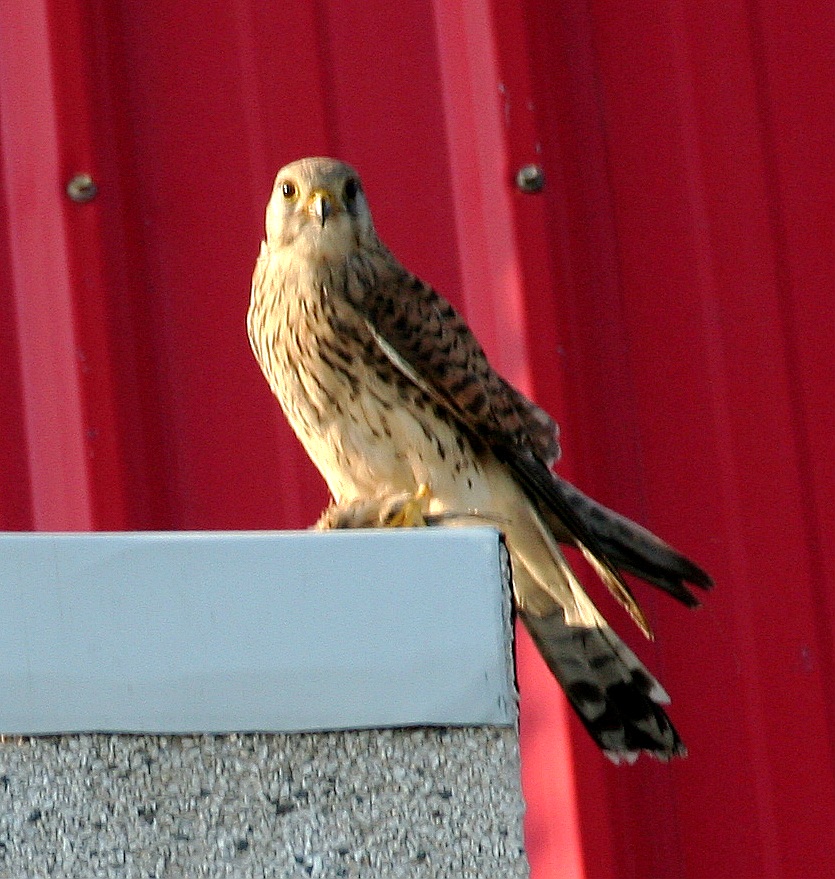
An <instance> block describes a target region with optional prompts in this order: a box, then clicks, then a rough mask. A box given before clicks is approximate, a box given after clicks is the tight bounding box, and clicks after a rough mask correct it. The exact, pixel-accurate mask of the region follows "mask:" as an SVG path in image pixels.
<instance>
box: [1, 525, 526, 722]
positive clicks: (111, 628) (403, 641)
mask: <svg viewBox="0 0 835 879" xmlns="http://www.w3.org/2000/svg"><path fill="white" fill-rule="evenodd" d="M502 552H503V549H502V546H501V542H500V539H499V537H498V535H497V534H496V533H495V532H494V531H492V530H491V529H485V528H461V529H399V530H392V531H341V532H331V533H313V532H164V533H156V532H151V533H129V534H113V533H108V534H102V533H98V534H0V608H2V637H0V732H3V733H8V734H43V733H59V732H65V733H66V732H91V731H108V732H149V733H154V732H168V733H185V732H228V731H265V732H297V731H314V730H335V729H359V728H367V727H398V726H412V725H453V726H454V725H483V724H499V725H508V724H513V723H514V722H515V718H516V706H515V690H514V688H513V682H512V676H511V673H510V670H509V663H508V655H509V654H508V651H509V645H508V638H507V633H508V631H509V630H508V627H507V598H506V595H505V594H504V592H505V591H506V590H504V586H503V583H502V579H503V575H502V556H501V554H502Z"/></svg>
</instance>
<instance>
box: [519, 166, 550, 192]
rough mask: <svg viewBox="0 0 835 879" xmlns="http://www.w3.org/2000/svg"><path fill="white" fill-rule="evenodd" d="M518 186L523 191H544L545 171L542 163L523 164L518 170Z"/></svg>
mask: <svg viewBox="0 0 835 879" xmlns="http://www.w3.org/2000/svg"><path fill="white" fill-rule="evenodd" d="M516 186H517V188H518V189H519V190H520V191H521V192H542V190H543V189H544V187H545V172H544V171H543V170H542V166H541V165H522V167H521V168H520V169H519V170H518V171H517V172H516Z"/></svg>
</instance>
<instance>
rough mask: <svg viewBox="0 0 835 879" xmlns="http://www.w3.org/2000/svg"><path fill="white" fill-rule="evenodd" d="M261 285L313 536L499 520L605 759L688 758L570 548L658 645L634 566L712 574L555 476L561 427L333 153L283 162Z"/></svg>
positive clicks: (526, 615)
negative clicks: (499, 364) (401, 250)
mask: <svg viewBox="0 0 835 879" xmlns="http://www.w3.org/2000/svg"><path fill="white" fill-rule="evenodd" d="M265 227H266V235H265V239H264V240H263V241H262V243H261V248H260V252H259V255H258V258H257V262H256V265H255V269H254V272H253V277H252V287H251V296H250V302H249V309H248V313H247V330H248V336H249V341H250V344H251V347H252V350H253V353H254V355H255V358H256V360H257V361H258V364H259V365H260V367H261V370H262V372H263V374H264V376H265V378H266V379H267V382H268V383H269V386H270V388H271V390H272V392H273V394H274V395H275V396H276V397H277V398H278V401H279V403H280V405H281V408H282V409H283V411H284V414H285V416H286V418H287V420H288V422H289V424H290V426H291V427H292V429H293V431H294V432H295V434H296V436H297V437H298V439H299V440H300V441H301V444H302V445H303V447H304V448H305V450H306V452H307V454H308V455H309V457H310V458H311V460H312V461H313V463H314V464H315V466H316V467H317V468H318V470H319V472H320V473H321V475H322V477H323V478H324V480H325V482H326V483H327V486H328V489H329V491H330V494H331V498H332V500H331V503H330V506H329V507H328V508H327V509H326V510H325V511H324V512H323V513H322V515H321V517H320V519H319V521H318V522H317V523H316V526H315V527H317V528H319V529H330V528H357V527H360V528H361V527H413V526H414V527H418V526H424V525H425V526H430V525H435V526H443V525H459V524H461V523H462V522H463V523H468V522H486V523H492V524H494V525H495V527H497V528H498V529H499V530H500V531H501V532H502V533H503V536H504V541H505V544H506V546H507V549H508V552H509V555H510V559H511V567H512V591H513V598H514V609H515V613H516V614H517V615H518V617H519V618H520V619H521V620H522V622H523V624H524V625H525V627H526V628H527V630H528V631H529V633H530V635H531V636H532V639H533V642H534V643H535V645H536V647H537V648H538V650H539V652H540V654H541V655H542V657H543V659H544V660H545V663H546V665H547V666H548V668H549V669H550V671H551V672H552V673H553V675H554V677H555V678H556V680H557V681H558V682H559V684H560V685H561V686H562V689H563V691H564V692H565V695H566V696H567V698H568V701H569V703H570V705H571V706H572V707H573V709H574V710H575V712H576V714H577V716H578V717H579V719H580V721H581V722H582V723H583V725H584V726H585V728H586V729H587V730H588V732H589V734H590V735H591V737H592V738H593V739H594V741H595V742H596V743H597V744H598V745H599V747H600V749H601V750H602V751H603V753H604V754H605V755H606V756H607V757H609V758H610V759H611V760H613V761H614V762H616V763H618V762H622V761H626V762H629V763H631V762H634V761H635V760H636V759H637V757H638V755H639V754H641V753H647V754H650V755H652V756H654V757H657V758H659V759H660V760H664V761H667V760H669V759H670V758H672V757H677V756H684V755H685V754H686V753H687V751H686V748H685V746H684V744H683V742H682V739H681V737H680V735H679V733H678V732H677V730H676V729H675V727H674V726H673V724H672V722H671V720H670V718H669V716H668V714H667V713H666V710H665V706H666V705H667V704H668V703H669V701H670V699H669V696H668V695H667V693H666V691H665V690H664V688H663V687H662V686H661V684H660V683H659V682H658V681H657V680H656V678H655V677H654V676H653V675H652V674H651V673H650V672H649V671H648V670H647V668H646V667H645V666H644V664H643V663H642V662H641V661H640V660H639V659H638V657H637V656H636V654H635V653H634V652H633V651H632V650H631V649H630V648H629V647H628V646H627V645H626V644H625V643H624V642H623V640H621V638H620V637H619V636H618V635H617V634H616V633H615V632H614V630H613V629H612V627H611V626H610V625H609V623H608V622H607V621H606V619H605V618H604V617H603V615H602V614H601V613H600V611H599V610H598V608H597V607H596V605H595V604H594V602H593V600H592V599H591V598H590V597H589V595H588V594H587V592H586V590H585V589H584V587H583V585H582V584H581V582H580V579H579V578H578V576H577V574H576V573H575V572H574V570H573V569H572V566H571V565H570V564H569V562H568V560H567V558H566V555H565V554H564V553H563V551H562V549H561V546H563V545H565V546H569V547H576V548H577V549H579V551H580V552H581V553H582V555H583V556H584V557H585V559H586V560H587V561H588V563H589V565H590V566H591V568H592V569H593V570H594V572H596V574H597V575H598V576H599V578H600V579H601V580H602V582H603V583H604V584H605V586H606V587H608V589H609V590H610V591H611V593H612V594H613V595H614V596H615V598H616V599H617V600H618V601H619V602H620V603H621V604H622V605H623V607H624V608H625V609H626V611H627V612H628V614H629V615H630V616H631V617H632V619H633V620H634V621H635V623H636V624H637V625H638V627H639V628H640V629H641V630H642V631H643V632H644V634H646V635H647V636H648V637H652V632H651V629H650V626H649V623H648V621H647V619H646V616H645V615H644V613H643V612H642V611H641V608H640V607H639V605H638V603H637V601H636V599H635V597H634V596H633V593H632V590H631V588H630V586H629V584H628V583H627V580H626V579H625V577H624V574H626V573H628V574H632V575H635V576H637V577H638V578H641V579H643V580H644V581H646V582H647V583H649V584H651V585H653V586H656V587H659V588H660V589H662V590H665V591H666V592H667V593H669V594H670V595H671V596H673V597H674V598H676V599H678V600H679V601H680V602H682V603H683V604H684V605H686V606H688V607H695V606H697V605H698V604H699V601H698V600H697V598H696V596H695V595H694V593H693V592H692V591H691V589H690V588H688V585H687V584H689V585H692V586H695V587H698V588H700V589H709V588H711V587H712V585H713V581H712V579H711V578H710V576H709V575H708V574H707V573H706V572H705V571H704V570H702V569H701V568H700V567H699V566H698V565H696V564H695V563H694V562H692V561H690V560H689V559H688V558H687V557H685V556H684V555H682V554H681V553H679V552H678V551H677V550H675V549H673V548H672V547H671V546H670V545H668V544H667V543H665V542H664V541H662V540H661V539H660V538H658V537H656V536H655V535H654V534H652V533H651V532H650V531H648V530H647V529H645V528H643V527H642V526H640V525H638V524H636V523H634V522H632V521H630V520H629V519H628V518H626V517H624V516H621V515H620V514H618V513H616V512H614V511H612V510H610V509H608V508H607V507H605V506H603V505H602V504H600V503H598V502H597V501H595V500H593V499H592V498H590V497H588V496H587V495H585V494H583V493H582V492H581V491H580V490H579V489H578V488H576V487H575V486H574V485H572V484H571V483H569V482H568V481H566V480H565V479H563V478H561V477H560V476H559V475H557V473H556V472H555V470H554V469H553V468H554V465H555V464H556V462H557V460H558V458H559V456H560V445H559V435H558V427H557V424H556V423H555V421H554V420H553V419H552V418H551V416H550V415H549V414H547V413H546V412H545V411H544V410H543V409H541V408H540V407H539V406H537V405H536V404H535V403H534V402H533V401H531V400H530V399H528V398H527V397H526V396H525V395H523V394H522V393H521V392H520V391H518V390H517V389H516V388H515V387H513V386H512V385H511V384H510V383H509V382H508V381H506V380H505V379H504V378H503V377H502V376H501V375H500V374H499V373H498V372H497V371H496V370H495V369H494V368H493V367H492V366H491V364H490V362H489V361H488V358H487V356H486V355H485V353H484V351H483V349H482V347H481V345H480V344H479V342H478V341H477V339H476V337H475V335H474V334H473V332H472V331H471V330H470V328H469V327H468V326H467V324H466V322H465V321H464V319H463V318H462V317H461V315H460V314H459V313H458V312H457V311H456V310H455V309H454V308H453V306H452V305H451V304H450V303H449V302H448V301H447V300H446V299H444V298H443V297H442V296H441V295H440V294H439V293H438V292H436V291H435V290H434V289H433V287H432V286H430V285H429V284H427V283H425V282H424V281H422V280H421V279H420V278H418V277H417V276H416V275H414V274H413V273H412V272H410V271H408V270H407V269H406V268H404V267H403V266H402V265H401V263H400V262H399V261H398V260H397V258H396V257H395V256H394V255H393V253H392V252H391V251H390V250H389V248H388V247H386V245H385V244H384V243H383V242H382V241H381V239H380V237H379V236H378V234H377V232H376V230H375V227H374V223H373V221H372V217H371V212H370V209H369V206H368V201H367V199H366V196H365V190H364V189H363V185H362V182H361V180H360V177H359V175H358V174H357V172H356V171H355V170H354V169H353V168H352V167H351V166H350V165H348V164H346V163H344V162H342V161H339V160H337V159H332V158H325V157H313V158H304V159H300V160H298V161H295V162H292V163H290V164H288V165H286V166H285V167H283V168H282V169H281V170H280V171H279V172H278V175H277V176H276V178H275V184H274V186H273V189H272V193H271V196H270V198H269V202H268V205H267V210H266V223H265Z"/></svg>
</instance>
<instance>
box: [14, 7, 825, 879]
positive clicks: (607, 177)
mask: <svg viewBox="0 0 835 879" xmlns="http://www.w3.org/2000/svg"><path fill="white" fill-rule="evenodd" d="M833 47H835V18H833V16H832V10H831V6H830V4H829V3H828V2H824V0H806V2H802V3H797V2H791V3H790V2H788V0H759V2H757V0H722V2H717V0H699V2H690V3H683V2H680V0H652V2H649V0H645V2H641V0H635V2H629V3H623V2H619V0H559V2H554V0H509V2H503V0H493V2H490V0H459V2H453V0H435V2H434V3H432V2H421V0H400V2H398V3H397V4H392V3H385V2H377V0H363V2H359V0H318V2H315V0H307V2H305V0H287V2H284V3H280V4H279V3H262V2H259V0H234V2H224V3H220V2H216V0H208V2H206V0H201V2H195V0H176V2H174V0H16V2H15V3H6V4H3V5H2V7H0V170H2V178H0V179H1V180H2V199H0V309H1V310H2V313H1V315H0V394H2V399H3V401H4V405H3V407H2V408H0V455H2V464H3V466H2V468H0V526H2V527H4V528H6V529H15V530H17V529H24V530H28V529H36V530H60V529H73V530H75V529H78V530H84V529H157V528H163V529H168V528H176V529H186V528H221V529H239V528H273V527H288V528H294V527H302V526H305V525H307V524H308V523H309V522H310V521H312V520H313V519H314V518H315V516H316V514H317V513H318V511H319V509H320V508H321V506H322V505H323V504H324V502H325V491H324V488H323V486H322V484H321V481H320V480H319V478H318V476H317V475H316V473H315V472H314V471H313V470H312V468H311V466H310V465H309V463H308V462H307V460H306V459H305V458H304V455H303V454H302V453H301V451H300V449H299V447H298V446H297V444H296V442H295V440H294V439H293V437H292V436H291V435H290V433H289V431H288V429H287V427H286V425H285V423H284V421H283V419H282V417H281V415H280V412H279V409H278V406H277V404H275V403H274V401H273V400H272V398H271V397H270V395H269V391H268V389H267V386H266V383H265V382H264V381H263V380H262V378H261V376H260V374H259V371H258V369H257V366H256V365H255V362H254V360H253V358H252V356H251V354H250V352H249V350H248V345H247V341H246V333H245V329H244V318H245V312H246V307H247V300H248V286H249V276H250V272H251V269H252V265H253V263H254V260H255V256H256V254H257V250H258V244H259V241H260V239H261V236H262V227H263V211H264V207H265V203H266V200H267V197H268V195H269V192H270V187H271V183H272V178H273V176H274V174H275V172H276V170H277V169H278V167H279V166H281V165H282V164H284V163H285V162H287V161H290V160H292V159H295V158H298V157H300V156H302V155H308V154H322V153H324V154H332V155H337V156H340V157H342V158H345V159H347V160H349V161H351V162H352V163H354V164H355V165H356V166H357V167H358V168H359V170H360V171H361V173H362V175H363V178H364V181H365V184H366V189H367V190H368V193H369V198H370V201H371V204H372V207H373V210H374V215H375V219H376V223H377V226H378V228H379V230H380V232H381V234H382V236H383V237H384V239H385V240H386V241H387V242H388V243H389V244H390V246H391V247H392V248H393V250H394V251H395V252H396V253H397V254H398V255H399V256H400V257H401V259H402V260H403V261H404V262H405V263H406V264H407V265H408V266H409V267H410V268H412V269H413V270H414V271H416V272H418V273H419V274H420V275H422V276H423V277H425V278H426V279H427V280H429V281H431V282H432V283H434V284H435V285H436V286H437V287H438V288H439V289H441V290H442V291H443V292H444V293H445V294H446V295H447V296H448V297H449V298H451V299H452V300H453V301H454V302H455V303H456V304H457V305H458V306H459V307H460V308H461V309H462V310H463V311H464V312H465V313H466V314H467V316H468V318H469V319H470V321H471V323H472V324H473V326H474V328H475V329H476V331H477V332H478V334H479V336H480V337H481V339H482V340H483V342H484V344H485V347H486V348H487V350H488V352H489V354H490V355H491V357H492V359H493V361H494V363H495V364H496V365H497V366H498V367H499V368H500V369H501V370H502V371H503V372H504V373H505V374H506V375H507V376H508V377H509V378H511V379H512V380H513V381H514V382H516V383H517V384H519V385H520V386H522V387H523V388H524V389H525V390H527V391H528V392H529V393H531V394H532V395H533V396H535V398H536V399H537V400H538V401H539V402H540V403H541V404H542V405H543V406H545V407H546V408H547V409H548V410H549V411H551V412H552V413H553V414H554V415H555V416H556V417H557V418H558V420H559V421H560V423H561V424H562V427H563V441H564V442H563V444H564V449H565V457H564V460H563V463H562V465H561V470H562V472H563V473H565V474H566V475H568V476H569V477H571V478H573V479H575V480H576V481H577V482H578V483H579V484H580V485H581V487H583V488H584V489H586V490H587V491H589V492H591V493H593V494H595V495H596V496H598V497H599V498H600V499H601V500H604V501H605V502H607V503H609V504H610V505H612V506H615V507H617V508H618V509H620V510H622V511H623V512H625V513H627V514H628V515H631V516H633V517H635V518H637V519H639V520H640V521H642V522H644V523H645V524H647V525H648V526H650V527H651V528H653V529H654V530H656V531H658V532H659V533H661V534H662V535H663V536H664V537H666V538H667V539H669V540H670V541H672V542H673V543H675V544H676V545H678V546H680V547H681V548H682V549H684V550H685V551H687V552H689V553H691V554H692V555H693V556H694V557H695V558H697V559H698V560H699V561H700V562H701V563H702V564H703V565H705V566H706V567H707V568H708V569H709V570H710V571H711V573H712V574H713V575H714V577H715V579H716V581H717V589H716V591H715V592H714V593H713V594H712V595H711V596H710V597H709V599H708V601H707V603H706V607H705V608H704V609H703V610H701V611H700V612H698V613H689V612H687V611H686V610H684V609H682V608H679V607H676V606H673V605H672V604H671V602H669V601H667V600H665V599H664V598H663V597H662V596H659V595H656V594H650V593H649V592H648V591H646V590H642V591H641V597H645V604H646V607H647V609H648V613H649V616H650V618H651V619H652V621H653V623H654V626H655V629H656V631H657V632H658V634H659V640H658V642H657V644H655V645H649V644H640V643H639V642H638V640H637V639H633V643H635V644H636V645H637V648H638V649H639V650H640V652H641V654H642V656H644V657H645V658H646V659H647V661H648V662H649V664H650V665H651V666H652V667H653V668H654V669H655V670H656V671H657V672H658V673H659V675H660V676H661V677H662V679H663V681H664V683H665V685H666V686H667V688H668V689H669V690H670V692H671V693H672V694H673V697H674V705H673V709H672V713H673V715H674V718H675V720H676V722H677V725H678V726H679V727H680V729H681V731H682V734H683V735H684V737H685V739H686V741H687V743H688V745H689V747H690V750H691V756H690V758H689V759H688V760H686V761H680V762H677V763H675V764H674V765H672V766H660V765H657V764H653V763H651V762H649V761H641V762H640V763H639V764H638V765H637V766H635V767H632V768H628V769H625V768H619V769H618V768H615V767H611V766H609V765H608V764H607V763H606V762H605V761H604V760H603V759H602V758H601V757H600V756H599V755H598V754H597V753H596V752H595V751H594V749H593V747H592V746H591V745H590V744H589V743H588V741H587V740H586V739H585V737H584V734H583V733H582V731H580V730H578V729H577V726H576V724H575V722H574V721H573V719H569V718H568V717H567V715H566V713H565V711H564V706H563V702H562V697H561V696H560V695H559V693H558V689H557V687H556V685H555V684H553V683H552V682H551V681H550V679H549V678H548V677H547V674H546V673H545V672H544V670H543V667H542V666H541V664H540V662H539V660H538V659H537V658H536V657H535V656H534V655H533V653H532V650H531V649H530V645H529V644H528V642H527V641H522V643H521V644H520V647H519V656H520V665H521V672H520V673H521V682H522V688H523V703H522V733H523V759H524V784H525V791H526V795H527V798H528V802H529V814H528V818H527V838H528V848H529V853H530V857H531V862H532V865H533V868H534V876H535V877H537V879H545V877H556V876H560V877H581V876H584V877H589V879H615V877H618V879H647V877H665V879H667V877H686V879H702V877H703V879H708V877H710V879H716V877H726V876H727V877H734V879H749V877H750V879H755V877H756V879H761V877H769V879H776V877H781V879H782V877H786V879H794V877H810V876H813V877H818V876H820V877H823V876H833V875H835V844H834V843H835V796H833V751H832V745H831V742H832V739H833V725H835V697H834V696H833V691H832V683H831V682H832V679H833V649H832V646H833V627H834V626H835V620H833V578H835V551H833V547H834V546H835V526H833V516H832V511H833V508H835V490H834V488H835V475H833V474H835V466H833V465H835V461H833V457H834V456H833V452H832V437H833V434H834V433H835V406H833V389H835V370H833V356H832V345H833V338H835V295H834V294H835V269H833V253H835V248H833V234H832V233H833V220H834V219H835V210H833V193H835V181H834V180H833V168H835V139H834V138H833V120H834V119H835V114H833V109H834V108H835V102H833V98H835V94H833V92H834V91H835V86H834V85H833V84H834V83H835V59H834V58H833ZM533 161H535V162H539V163H541V164H542V166H543V167H544V169H545V174H546V179H547V185H546V188H545V191H544V192H543V193H542V194H540V195H527V194H523V193H520V192H518V191H517V190H516V189H515V187H514V186H513V177H514V174H515V171H516V169H517V168H518V167H519V166H520V165H522V164H525V163H528V162H533ZM77 172H89V173H90V174H92V176H93V178H94V179H95V181H96V183H97V185H98V187H99V193H98V196H97V197H96V198H95V199H94V200H93V201H92V202H90V203H88V204H75V203H73V202H71V201H70V200H69V199H68V198H67V197H66V195H65V192H64V189H65V186H66V183H67V181H68V180H69V179H70V177H72V175H73V174H75V173H77ZM603 602H604V606H605V609H606V610H607V612H608V613H609V614H610V616H611V617H612V619H613V621H614V622H615V623H616V625H617V626H618V628H620V629H622V630H628V629H629V624H628V621H627V620H626V619H625V617H624V616H623V615H622V614H620V613H619V612H618V611H617V610H616V609H613V608H611V606H610V605H608V604H606V603H605V599H604V600H603Z"/></svg>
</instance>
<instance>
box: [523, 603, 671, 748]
mask: <svg viewBox="0 0 835 879" xmlns="http://www.w3.org/2000/svg"><path fill="white" fill-rule="evenodd" d="M519 615H520V617H521V619H522V621H523V622H524V624H525V626H526V628H527V629H528V631H529V632H530V633H531V636H532V637H533V640H534V642H535V643H536V645H537V647H538V649H539V652H540V653H541V654H542V657H543V658H544V660H545V662H546V664H547V665H548V668H549V669H550V670H551V672H552V673H553V675H554V676H555V677H556V679H557V680H558V681H559V683H560V684H561V686H562V688H563V690H564V691H565V694H566V696H567V697H568V700H569V702H570V703H571V706H572V707H573V708H574V710H575V711H576V713H577V715H578V716H579V718H580V720H581V721H582V722H583V725H584V726H585V727H586V729H587V730H588V731H589V733H590V735H591V736H592V738H593V739H594V740H595V742H597V744H598V745H599V746H600V747H601V748H602V750H603V751H604V753H605V754H606V756H607V757H609V758H610V759H611V760H613V761H614V762H616V763H619V762H621V761H626V762H629V763H632V762H634V760H635V759H636V758H637V757H638V754H639V753H641V752H642V751H644V752H647V753H649V754H652V755H653V756H655V757H657V758H659V759H661V760H669V759H670V758H671V757H682V756H685V755H686V753H687V749H686V748H685V746H684V744H683V742H682V741H681V739H680V738H679V735H678V733H677V732H676V730H675V727H674V726H673V725H672V723H671V722H670V719H669V718H668V717H667V714H666V712H665V711H664V709H663V707H662V706H663V705H666V704H667V703H669V701H670V700H669V697H668V696H667V694H666V692H665V691H664V688H663V687H662V686H661V685H660V684H659V683H658V681H656V680H655V678H654V677H653V676H652V675H651V674H650V673H649V672H648V671H647V669H646V668H645V667H644V666H643V664H642V663H641V662H640V660H639V659H638V658H637V657H636V656H635V654H634V653H633V652H632V651H631V650H630V649H629V648H628V647H627V646H626V645H625V644H624V643H623V641H621V640H620V638H618V636H617V635H616V634H615V633H614V632H613V631H612V629H611V628H609V627H608V626H602V627H598V626H576V625H575V626H570V625H568V624H567V623H566V622H565V618H564V616H563V613H562V611H561V610H557V611H555V612H554V613H552V614H550V615H549V616H546V617H537V616H535V615H534V614H531V613H528V612H525V611H520V612H519Z"/></svg>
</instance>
